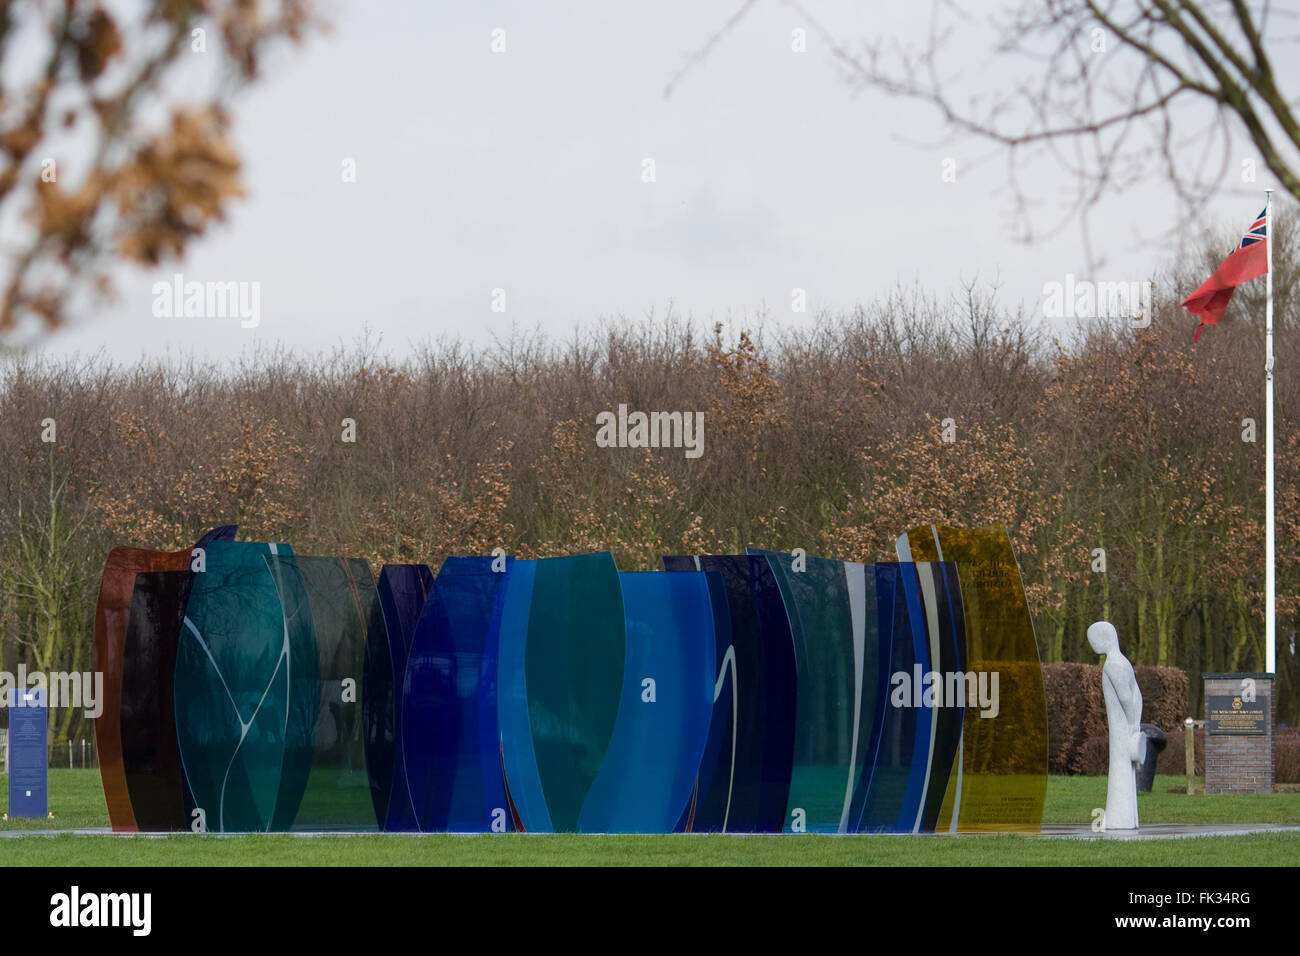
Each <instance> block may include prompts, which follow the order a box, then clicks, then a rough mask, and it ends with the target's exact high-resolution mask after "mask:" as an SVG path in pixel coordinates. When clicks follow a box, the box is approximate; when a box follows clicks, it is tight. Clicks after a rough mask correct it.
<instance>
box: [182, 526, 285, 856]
mask: <svg viewBox="0 0 1300 956" xmlns="http://www.w3.org/2000/svg"><path fill="white" fill-rule="evenodd" d="M274 553H280V554H292V551H291V550H289V549H288V547H287V546H286V545H267V544H252V543H245V542H222V541H217V542H213V543H211V544H210V545H208V547H207V549H206V570H205V571H204V572H203V573H201V574H196V575H195V578H194V583H193V585H192V586H191V589H190V596H189V601H188V603H187V605H186V611H185V618H184V621H183V626H182V630H181V635H180V640H179V644H178V648H177V656H176V691H175V693H176V729H177V738H178V741H179V744H180V753H181V758H182V762H183V765H184V768H185V776H186V779H187V780H188V781H189V784H190V791H191V793H192V794H193V797H194V801H195V805H196V808H197V809H199V810H201V811H202V812H203V819H204V821H205V824H206V828H207V829H208V830H210V831H221V832H240V831H264V830H269V829H271V828H272V826H273V824H274V823H276V822H277V820H282V819H283V816H284V813H285V808H284V805H283V801H281V800H280V790H281V772H282V769H283V765H284V758H285V747H286V741H288V743H290V744H293V743H295V742H296V739H297V737H298V730H297V728H298V724H297V723H296V719H297V714H296V713H295V712H293V711H292V710H291V704H292V703H293V701H294V697H293V695H292V694H291V688H290V675H289V667H290V661H291V656H297V655H296V653H292V652H293V651H294V649H296V648H299V647H300V646H301V643H302V639H301V637H300V635H299V633H298V628H299V626H300V623H301V621H302V618H301V616H298V617H296V618H295V619H294V621H293V622H292V627H290V626H289V625H290V623H291V622H289V621H288V620H287V619H286V616H285V612H284V609H283V607H282V604H281V598H280V593H279V592H277V590H276V584H275V581H274V580H273V578H272V575H271V571H270V569H269V568H268V567H267V563H266V560H265V557H266V556H267V555H268V554H274ZM304 603H305V599H304ZM290 782H291V783H292V782H293V778H292V777H291V779H290ZM277 805H279V809H280V813H279V814H277Z"/></svg>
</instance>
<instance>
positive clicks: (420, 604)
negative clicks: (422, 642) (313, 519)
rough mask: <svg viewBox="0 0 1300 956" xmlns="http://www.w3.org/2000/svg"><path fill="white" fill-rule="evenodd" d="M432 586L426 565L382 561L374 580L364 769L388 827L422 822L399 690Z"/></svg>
mask: <svg viewBox="0 0 1300 956" xmlns="http://www.w3.org/2000/svg"><path fill="white" fill-rule="evenodd" d="M432 587H433V572H432V571H430V570H429V566H428V565H425V564H386V565H384V566H383V568H382V569H381V570H380V572H379V580H378V582H377V583H376V592H377V595H378V600H377V601H376V602H375V606H374V610H373V612H372V614H371V617H370V626H369V628H368V629H367V635H366V663H365V669H366V683H365V689H364V693H363V697H362V700H363V706H362V712H363V714H364V720H365V733H366V769H367V772H368V774H369V777H370V792H371V797H372V800H373V803H374V807H375V815H376V817H377V818H378V819H379V821H380V822H381V824H382V828H383V829H385V830H391V831H414V830H417V829H418V828H419V827H418V824H417V822H416V818H415V809H414V807H413V806H412V804H411V793H410V787H409V786H408V784H407V779H406V765H405V758H404V756H403V753H402V714H401V695H400V690H401V687H402V685H403V682H404V681H405V678H406V658H407V656H408V655H409V654H410V650H411V641H412V640H413V639H414V636H415V625H416V622H417V620H418V619H419V617H420V612H421V611H423V610H424V604H425V601H426V600H427V599H428V596H429V592H430V590H431V589H432Z"/></svg>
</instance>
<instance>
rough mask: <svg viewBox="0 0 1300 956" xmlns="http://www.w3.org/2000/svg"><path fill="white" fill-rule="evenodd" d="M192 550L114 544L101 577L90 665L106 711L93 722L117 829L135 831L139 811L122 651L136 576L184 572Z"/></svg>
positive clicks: (102, 775) (111, 818) (111, 819)
mask: <svg viewBox="0 0 1300 956" xmlns="http://www.w3.org/2000/svg"><path fill="white" fill-rule="evenodd" d="M189 566H190V551H189V549H186V550H184V551H173V552H170V553H169V552H165V551H146V550H145V549H143V548H114V549H113V550H112V551H110V552H109V553H108V560H107V561H106V562H104V573H103V575H102V576H101V577H100V579H99V602H98V603H97V604H96V606H95V634H94V640H93V642H92V644H91V667H92V668H93V669H94V671H95V672H96V673H102V674H103V675H104V694H103V711H102V713H101V714H100V716H99V717H98V719H96V721H95V752H96V753H97V754H98V755H99V775H100V779H102V780H103V782H104V800H105V802H106V803H107V804H108V819H109V822H110V823H111V824H112V825H113V829H114V830H118V831H125V832H131V831H134V830H135V829H136V822H135V814H134V813H133V812H132V810H131V797H130V793H129V792H128V790H127V786H126V771H125V769H124V767H123V765H122V725H121V705H122V650H123V647H124V646H125V644H126V627H127V621H128V619H129V617H130V613H131V595H132V593H133V592H134V590H135V576H136V575H137V574H140V573H142V572H152V571H185V570H188V569H189Z"/></svg>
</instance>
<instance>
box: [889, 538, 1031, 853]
mask: <svg viewBox="0 0 1300 956" xmlns="http://www.w3.org/2000/svg"><path fill="white" fill-rule="evenodd" d="M897 550H898V554H899V557H900V559H902V560H917V561H945V562H952V563H955V564H956V566H957V577H958V580H959V582H960V593H961V599H962V614H963V618H964V625H965V661H966V675H967V677H968V681H967V682H966V686H965V687H964V688H963V690H964V691H965V693H964V694H963V697H964V698H965V701H966V708H965V715H964V720H963V722H962V730H961V741H960V744H959V746H958V757H957V761H956V763H957V768H958V769H957V772H956V773H955V774H953V775H951V777H950V779H949V782H948V785H947V789H946V791H945V794H944V798H943V801H942V804H941V806H940V810H939V813H938V817H937V819H936V822H935V826H936V829H938V830H940V831H943V830H949V831H951V832H981V831H1002V830H1023V831H1034V832H1036V831H1037V830H1038V829H1039V828H1040V826H1041V824H1042V816H1043V803H1044V800H1045V798H1046V794H1047V702H1046V697H1045V696H1044V693H1043V678H1042V669H1041V665H1040V662H1039V656H1038V645H1037V642H1036V640H1035V637H1034V626H1033V620H1032V618H1031V617H1030V614H1029V607H1028V603H1027V602H1026V599H1025V589H1024V583H1023V581H1022V580H1021V576H1020V568H1019V565H1018V564H1017V563H1016V558H1015V553H1014V552H1013V550H1012V547H1011V541H1010V539H1009V538H1008V537H1007V533H1006V529H1005V528H1004V527H1003V526H1002V525H1000V524H998V525H993V526H992V527H989V528H984V529H975V530H963V529H958V528H944V527H936V526H933V525H925V526H922V527H919V528H915V529H913V530H911V531H909V532H907V533H905V534H903V535H901V536H900V537H899V539H898V544H897Z"/></svg>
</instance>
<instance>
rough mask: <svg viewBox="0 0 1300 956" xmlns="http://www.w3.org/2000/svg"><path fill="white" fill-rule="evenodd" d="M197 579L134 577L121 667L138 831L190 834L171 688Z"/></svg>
mask: <svg viewBox="0 0 1300 956" xmlns="http://www.w3.org/2000/svg"><path fill="white" fill-rule="evenodd" d="M192 578H193V575H191V574H190V572H189V571H188V570H185V571H158V572H141V573H140V574H137V575H136V578H135V592H134V594H133V595H132V598H131V616H130V620H129V621H128V623H127V629H126V642H125V650H124V652H123V655H122V656H123V660H122V700H121V711H120V713H121V735H122V766H123V774H124V776H125V778H126V786H127V790H128V792H129V794H130V798H131V810H132V813H133V814H134V816H135V822H136V827H137V828H138V829H139V830H141V831H146V832H148V831H159V830H185V829H188V827H189V818H190V814H189V810H190V807H189V806H188V803H190V802H192V801H188V800H187V795H188V788H187V787H186V784H185V774H184V771H183V770H182V768H181V756H180V748H179V747H178V746H177V743H176V709H175V701H174V696H173V693H172V685H173V683H174V681H175V673H176V643H177V638H178V636H179V634H180V629H181V620H182V619H183V618H184V616H185V601H186V599H187V598H188V597H189V593H190V581H191V579H192Z"/></svg>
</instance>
